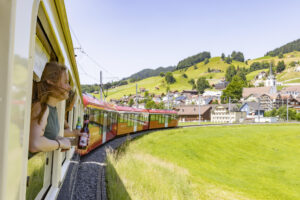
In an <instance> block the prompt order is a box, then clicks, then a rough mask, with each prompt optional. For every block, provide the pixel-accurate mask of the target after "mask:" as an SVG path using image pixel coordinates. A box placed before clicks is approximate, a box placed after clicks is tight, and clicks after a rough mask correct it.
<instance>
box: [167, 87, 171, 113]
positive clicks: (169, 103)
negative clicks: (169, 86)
mask: <svg viewBox="0 0 300 200" xmlns="http://www.w3.org/2000/svg"><path fill="white" fill-rule="evenodd" d="M167 99H168V110H170V101H169V90H168V93H167Z"/></svg>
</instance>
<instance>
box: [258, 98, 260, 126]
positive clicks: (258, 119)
mask: <svg viewBox="0 0 300 200" xmlns="http://www.w3.org/2000/svg"><path fill="white" fill-rule="evenodd" d="M258 122H260V98H258Z"/></svg>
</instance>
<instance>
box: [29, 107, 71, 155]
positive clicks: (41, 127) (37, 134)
mask: <svg viewBox="0 0 300 200" xmlns="http://www.w3.org/2000/svg"><path fill="white" fill-rule="evenodd" d="M40 112H41V105H40V103H36V104H35V105H34V106H33V108H32V111H31V123H30V138H29V151H30V152H32V153H34V152H40V151H53V150H56V149H58V147H59V144H58V142H57V141H55V140H50V139H48V138H46V137H45V136H44V131H45V127H46V125H47V118H48V115H49V109H48V108H47V109H46V111H45V113H44V115H43V117H42V119H41V122H40V124H39V123H38V119H36V116H37V115H38V114H39V113H40ZM59 141H60V146H61V147H62V148H67V147H68V146H70V144H68V141H66V140H59Z"/></svg>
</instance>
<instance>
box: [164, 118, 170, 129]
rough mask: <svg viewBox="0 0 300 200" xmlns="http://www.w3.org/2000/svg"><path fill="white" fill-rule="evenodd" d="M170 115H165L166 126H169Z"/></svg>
mask: <svg viewBox="0 0 300 200" xmlns="http://www.w3.org/2000/svg"><path fill="white" fill-rule="evenodd" d="M168 122H169V115H165V128H167V127H168Z"/></svg>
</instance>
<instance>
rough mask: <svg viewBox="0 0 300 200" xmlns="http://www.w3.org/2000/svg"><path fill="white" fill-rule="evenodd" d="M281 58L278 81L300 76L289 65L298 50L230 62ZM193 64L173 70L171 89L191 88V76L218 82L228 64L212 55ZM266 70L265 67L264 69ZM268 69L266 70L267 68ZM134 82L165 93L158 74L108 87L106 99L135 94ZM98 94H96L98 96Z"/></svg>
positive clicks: (251, 76) (299, 58) (298, 54)
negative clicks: (282, 66) (282, 54)
mask: <svg viewBox="0 0 300 200" xmlns="http://www.w3.org/2000/svg"><path fill="white" fill-rule="evenodd" d="M281 60H283V61H284V62H285V64H286V66H287V69H286V70H284V71H283V72H282V73H281V74H279V75H278V76H277V80H278V81H284V80H289V79H293V78H300V72H293V71H292V70H293V69H292V68H290V67H289V65H288V64H289V63H290V62H292V61H300V52H298V51H297V52H296V51H295V52H291V53H287V54H284V57H283V58H278V57H277V56H276V57H271V56H264V57H261V58H256V59H253V60H248V65H246V64H245V63H242V62H238V61H233V62H232V64H233V65H235V66H240V67H246V68H248V67H250V65H251V64H252V63H253V62H273V63H274V64H275V65H276V64H277V63H278V62H279V61H281ZM195 66H196V68H195V67H194V66H192V67H189V68H186V69H182V70H177V71H174V72H173V75H174V77H175V78H176V83H174V84H171V85H170V89H171V90H178V91H182V90H190V89H192V86H191V85H190V84H189V83H188V80H189V79H191V78H193V79H197V78H199V77H201V76H205V77H206V78H207V79H208V80H209V82H210V84H213V83H216V82H218V81H219V80H220V79H222V78H224V76H225V72H226V69H227V67H228V66H229V64H227V63H225V62H224V61H222V59H221V58H220V57H213V58H210V59H209V63H208V64H206V65H205V64H204V62H200V63H198V64H196V65H195ZM208 68H210V69H215V70H217V69H218V70H221V71H222V72H220V73H208V72H207V70H208ZM265 70H267V69H265ZM261 71H263V70H257V71H254V72H251V73H249V74H248V75H247V80H248V81H250V80H253V79H254V77H255V76H256V75H257V74H258V73H259V72H261ZM267 71H268V70H267ZM184 73H185V74H186V75H187V76H188V78H184V77H183V76H182V75H183V74H184ZM293 82H296V83H299V82H300V79H298V80H293ZM136 83H137V84H138V87H139V88H141V87H143V88H146V89H147V90H148V91H149V92H150V93H155V94H161V93H166V88H167V84H166V82H165V78H164V77H160V76H155V77H150V78H146V79H143V80H141V81H137V82H135V83H129V84H128V85H123V86H120V87H117V88H113V89H110V90H109V91H108V98H107V99H108V100H109V99H119V98H121V97H123V96H124V95H129V94H135V91H136V89H135V88H136ZM155 87H158V88H159V89H155ZM98 96H99V95H96V97H98Z"/></svg>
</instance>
